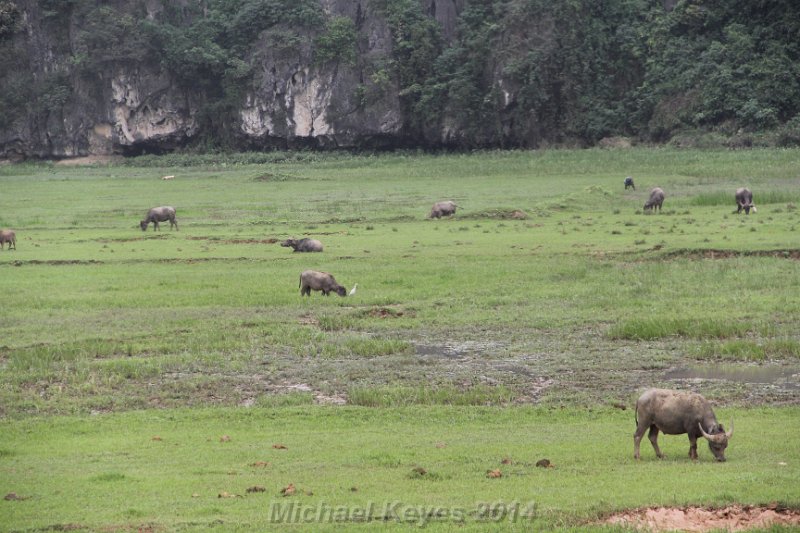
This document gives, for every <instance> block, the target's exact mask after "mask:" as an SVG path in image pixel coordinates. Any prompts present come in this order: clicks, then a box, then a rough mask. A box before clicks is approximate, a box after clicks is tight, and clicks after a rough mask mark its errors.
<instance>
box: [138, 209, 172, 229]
mask: <svg viewBox="0 0 800 533" xmlns="http://www.w3.org/2000/svg"><path fill="white" fill-rule="evenodd" d="M167 220H169V227H170V229H172V226H175V229H178V221H177V220H175V208H174V207H170V206H168V205H163V206H161V207H154V208H152V209H151V210H150V211H148V212H147V216H146V217H144V220H142V221H141V222H139V227H141V228H142V231H147V225H148V224H149V223H151V222H152V223H153V231H156V230H157V229H158V223H159V222H165V221H167Z"/></svg>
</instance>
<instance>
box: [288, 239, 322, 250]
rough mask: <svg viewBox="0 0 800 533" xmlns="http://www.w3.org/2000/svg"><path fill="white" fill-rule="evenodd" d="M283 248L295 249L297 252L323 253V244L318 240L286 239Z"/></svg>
mask: <svg viewBox="0 0 800 533" xmlns="http://www.w3.org/2000/svg"><path fill="white" fill-rule="evenodd" d="M281 246H285V247H289V248H292V249H294V251H295V252H321V251H322V243H321V242H319V241H318V240H317V239H286V240H285V241H283V242H282V243H281Z"/></svg>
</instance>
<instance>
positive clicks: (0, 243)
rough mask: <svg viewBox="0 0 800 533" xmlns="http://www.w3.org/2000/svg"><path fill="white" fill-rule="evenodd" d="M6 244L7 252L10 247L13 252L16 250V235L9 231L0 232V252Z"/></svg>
mask: <svg viewBox="0 0 800 533" xmlns="http://www.w3.org/2000/svg"><path fill="white" fill-rule="evenodd" d="M6 243H8V249H9V250H10V249H11V247H12V246H13V247H14V249H15V250H16V249H17V235H16V233H14V232H13V231H11V230H10V229H4V230H0V250H2V249H3V247H4V246H5V244H6Z"/></svg>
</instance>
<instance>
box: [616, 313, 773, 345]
mask: <svg viewBox="0 0 800 533" xmlns="http://www.w3.org/2000/svg"><path fill="white" fill-rule="evenodd" d="M764 328H765V326H763V325H759V324H752V323H746V322H736V321H732V320H722V319H715V318H706V319H692V318H633V319H629V320H625V321H621V322H619V323H617V324H615V325H614V326H612V327H611V329H610V330H609V332H608V335H609V337H610V338H611V339H614V340H622V339H624V340H656V339H665V338H667V337H684V338H688V339H708V338H716V339H726V338H731V337H743V336H745V335H747V334H749V333H753V332H757V331H763V330H764Z"/></svg>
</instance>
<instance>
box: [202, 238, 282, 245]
mask: <svg viewBox="0 0 800 533" xmlns="http://www.w3.org/2000/svg"><path fill="white" fill-rule="evenodd" d="M186 238H187V239H188V240H190V241H213V242H216V243H221V244H275V243H276V242H278V239H275V238H269V239H223V238H221V237H186Z"/></svg>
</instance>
